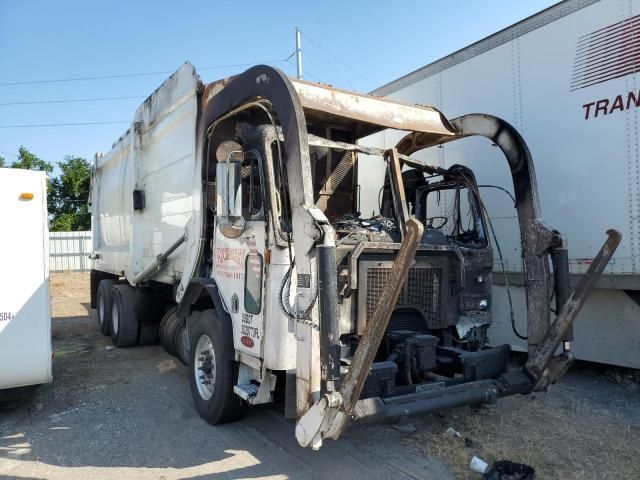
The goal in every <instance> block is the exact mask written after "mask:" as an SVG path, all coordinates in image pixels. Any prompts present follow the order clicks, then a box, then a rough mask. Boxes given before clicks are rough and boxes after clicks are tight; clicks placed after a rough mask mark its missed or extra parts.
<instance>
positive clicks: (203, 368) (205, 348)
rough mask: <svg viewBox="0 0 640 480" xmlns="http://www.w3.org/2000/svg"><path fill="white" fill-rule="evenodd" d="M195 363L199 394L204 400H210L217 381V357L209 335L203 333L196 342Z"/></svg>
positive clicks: (194, 370) (194, 371)
mask: <svg viewBox="0 0 640 480" xmlns="http://www.w3.org/2000/svg"><path fill="white" fill-rule="evenodd" d="M193 365H194V366H195V368H194V369H193V374H194V376H195V381H196V386H197V387H198V394H200V397H202V399H203V400H209V399H210V398H211V396H212V395H213V387H214V386H215V382H216V357H215V355H214V353H213V343H212V342H211V339H210V338H209V337H208V336H207V335H202V336H201V337H200V338H199V339H198V342H197V343H196V348H195V353H194V361H193Z"/></svg>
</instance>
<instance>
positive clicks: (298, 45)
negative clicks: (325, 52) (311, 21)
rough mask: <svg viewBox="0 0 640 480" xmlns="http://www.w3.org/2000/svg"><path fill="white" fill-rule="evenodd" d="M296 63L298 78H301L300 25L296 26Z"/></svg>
mask: <svg viewBox="0 0 640 480" xmlns="http://www.w3.org/2000/svg"><path fill="white" fill-rule="evenodd" d="M296 64H297V66H298V78H302V42H300V27H296Z"/></svg>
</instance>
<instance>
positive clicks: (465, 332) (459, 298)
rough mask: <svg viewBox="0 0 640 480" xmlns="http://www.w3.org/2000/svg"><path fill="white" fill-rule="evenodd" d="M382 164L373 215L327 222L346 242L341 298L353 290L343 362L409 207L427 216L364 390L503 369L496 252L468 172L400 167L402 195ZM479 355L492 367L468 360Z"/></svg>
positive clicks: (373, 300) (412, 387) (382, 279)
mask: <svg viewBox="0 0 640 480" xmlns="http://www.w3.org/2000/svg"><path fill="white" fill-rule="evenodd" d="M387 172H388V173H387V175H386V179H385V182H384V186H383V188H382V189H381V191H380V195H379V198H380V215H379V216H376V217H373V218H366V219H362V218H359V217H356V216H352V217H350V218H342V219H339V220H338V221H335V222H334V224H333V225H334V228H335V229H336V233H337V237H338V242H337V243H338V247H337V248H338V251H339V252H340V251H345V250H348V254H344V256H345V258H346V259H348V261H347V262H344V266H343V269H342V275H339V291H340V292H341V301H342V302H343V303H345V302H348V300H349V297H350V295H351V291H352V289H353V290H355V292H354V293H353V294H352V296H353V299H352V300H351V301H352V302H353V305H352V308H351V309H350V310H351V312H353V313H352V314H353V316H354V317H355V326H353V327H352V329H351V331H350V332H348V333H343V334H342V336H341V340H342V345H343V354H344V355H343V359H342V362H343V363H345V364H348V363H349V357H350V355H352V354H353V352H355V349H356V348H357V347H358V344H359V339H360V337H361V335H362V334H363V332H364V330H365V328H366V326H367V321H368V319H370V318H371V317H372V316H373V312H374V309H375V308H376V306H377V301H378V299H379V297H380V295H381V294H382V292H383V291H384V289H385V288H386V286H387V281H388V277H389V275H390V272H391V267H392V264H393V261H394V259H395V257H396V254H397V252H398V249H399V246H400V242H401V241H402V233H401V229H400V226H399V225H400V223H401V220H400V219H399V217H401V215H402V214H401V213H400V214H399V213H398V212H402V211H403V210H405V211H406V212H407V213H408V214H409V216H410V217H413V218H415V219H417V220H418V221H419V222H421V223H422V224H423V225H424V234H423V236H422V238H421V239H420V242H419V245H418V248H417V251H416V255H415V257H414V259H413V262H412V264H411V266H410V268H409V270H408V272H407V278H406V280H405V282H404V285H403V287H402V289H401V291H400V295H399V296H398V300H397V302H396V304H395V307H394V308H393V311H392V313H391V317H390V319H389V322H388V325H387V328H386V331H385V333H384V336H383V340H382V342H381V344H380V347H379V349H378V351H377V352H376V356H375V362H374V363H373V366H372V371H371V376H370V377H369V378H368V380H367V382H366V384H365V387H364V390H363V395H362V398H366V397H367V396H370V397H374V396H381V397H388V396H395V395H400V394H406V393H411V392H416V391H420V389H421V388H424V386H425V385H427V384H429V383H431V382H436V383H437V382H442V381H443V380H447V381H451V382H458V383H459V382H464V381H471V380H478V379H481V378H486V377H487V376H497V375H499V374H500V373H502V372H504V371H506V368H507V352H508V348H507V347H506V346H505V347H499V348H488V339H487V329H488V327H489V325H490V323H491V283H492V267H493V255H492V250H491V245H490V242H489V239H488V238H487V231H488V227H487V219H486V217H485V212H484V210H483V207H482V199H481V198H480V196H479V192H478V187H477V183H476V181H475V177H474V175H473V173H472V172H471V170H469V169H468V168H466V167H464V166H461V165H454V166H452V167H451V168H449V169H439V170H438V171H437V172H434V171H432V172H430V173H426V172H424V171H423V170H422V169H419V168H411V169H406V170H404V171H403V172H402V175H401V176H402V185H403V187H404V191H403V194H396V193H394V184H393V183H394V182H393V181H392V177H393V174H392V173H391V170H390V169H389V170H388V171H387ZM394 199H395V200H394ZM399 202H404V203H405V204H404V205H401V204H399ZM354 280H355V281H354ZM346 313H347V312H345V310H344V309H343V310H342V314H343V315H345V314H346ZM343 324H344V320H343ZM344 329H348V327H343V330H344ZM478 352H482V353H480V354H479V353H478ZM479 355H481V356H482V361H483V364H484V365H485V367H486V366H487V365H488V366H489V367H490V368H483V370H482V371H481V370H479V369H478V368H477V365H476V367H473V369H470V368H469V366H468V365H467V366H466V367H465V362H466V363H467V364H469V361H470V359H471V358H475V360H479V358H478V357H479ZM487 359H489V360H490V361H489V362H488V363H487V362H486V360H487ZM473 363H474V364H477V363H478V361H474V362H473ZM345 370H346V369H345Z"/></svg>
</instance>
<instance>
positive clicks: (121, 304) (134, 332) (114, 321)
mask: <svg viewBox="0 0 640 480" xmlns="http://www.w3.org/2000/svg"><path fill="white" fill-rule="evenodd" d="M111 298H112V304H111V340H113V344H114V345H115V346H116V347H133V346H134V345H135V344H136V341H137V340H138V329H139V325H138V316H137V315H136V310H135V303H134V290H133V287H132V286H130V285H114V287H113V289H112V295H111Z"/></svg>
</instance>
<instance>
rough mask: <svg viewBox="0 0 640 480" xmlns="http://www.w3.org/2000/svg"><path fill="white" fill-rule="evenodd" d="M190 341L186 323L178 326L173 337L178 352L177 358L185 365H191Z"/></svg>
mask: <svg viewBox="0 0 640 480" xmlns="http://www.w3.org/2000/svg"><path fill="white" fill-rule="evenodd" d="M188 340H189V339H188V338H187V326H186V325H185V324H184V322H181V323H180V324H179V325H178V329H177V330H176V334H175V336H174V337H173V345H174V348H175V350H176V358H177V359H178V360H180V361H181V362H182V363H183V364H184V365H189V341H188Z"/></svg>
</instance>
